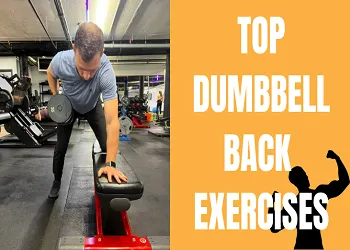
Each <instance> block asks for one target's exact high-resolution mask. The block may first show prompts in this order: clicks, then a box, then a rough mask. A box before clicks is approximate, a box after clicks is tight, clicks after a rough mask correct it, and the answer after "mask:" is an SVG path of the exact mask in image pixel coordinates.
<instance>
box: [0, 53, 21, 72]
mask: <svg viewBox="0 0 350 250" xmlns="http://www.w3.org/2000/svg"><path fill="white" fill-rule="evenodd" d="M18 66H19V65H18V61H17V58H16V57H15V56H2V57H0V69H12V74H17V72H18ZM0 74H1V72H0Z"/></svg>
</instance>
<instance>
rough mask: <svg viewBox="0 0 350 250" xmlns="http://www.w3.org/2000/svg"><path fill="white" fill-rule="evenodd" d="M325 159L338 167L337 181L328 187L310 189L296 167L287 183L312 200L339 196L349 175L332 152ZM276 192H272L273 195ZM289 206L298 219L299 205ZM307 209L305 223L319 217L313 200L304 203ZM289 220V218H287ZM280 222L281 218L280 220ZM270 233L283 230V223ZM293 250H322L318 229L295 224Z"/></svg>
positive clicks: (308, 183)
mask: <svg viewBox="0 0 350 250" xmlns="http://www.w3.org/2000/svg"><path fill="white" fill-rule="evenodd" d="M327 158H331V159H335V160H336V162H337V165H338V176H339V180H337V181H332V182H331V183H329V184H328V185H319V186H318V187H317V188H316V189H315V190H313V189H310V182H309V178H308V176H307V174H306V173H305V171H304V170H303V168H301V167H299V166H296V167H294V168H292V170H291V171H290V172H289V181H290V182H291V183H292V184H294V185H295V186H296V188H297V189H298V191H299V194H300V193H311V194H312V198H313V197H314V196H315V195H316V194H317V193H325V194H326V195H327V196H328V200H330V199H332V198H335V197H337V196H339V195H340V194H341V193H343V192H344V190H345V189H346V187H347V186H348V185H349V183H350V181H349V175H348V172H347V171H346V168H345V166H344V164H343V162H342V161H341V160H340V157H339V156H338V155H337V154H336V153H334V152H333V151H332V150H329V151H328V153H327ZM275 193H276V191H275V192H274V194H275ZM299 194H298V195H297V199H298V200H299ZM322 205H323V206H324V208H325V209H326V208H327V204H322ZM291 206H292V207H293V208H294V210H295V211H296V213H297V214H298V218H299V205H298V204H293V203H292V204H291ZM306 206H307V207H311V208H312V210H311V214H309V215H306V221H307V222H311V223H312V222H313V216H315V215H319V213H318V212H317V210H316V209H315V208H314V206H313V199H312V200H310V201H307V202H306ZM269 213H274V208H273V207H272V208H269ZM281 216H283V217H284V216H289V214H288V213H287V212H286V211H285V209H284V208H283V210H282V211H281ZM289 218H290V217H289ZM281 222H282V218H281ZM270 230H271V232H273V233H278V232H279V231H281V230H283V223H281V229H276V228H275V225H274V224H273V226H272V227H271V229H270ZM294 249H323V244H322V237H321V232H320V230H319V229H317V228H316V227H315V226H314V225H313V226H312V229H310V230H305V229H304V230H303V229H299V222H298V224H297V238H296V243H295V246H294Z"/></svg>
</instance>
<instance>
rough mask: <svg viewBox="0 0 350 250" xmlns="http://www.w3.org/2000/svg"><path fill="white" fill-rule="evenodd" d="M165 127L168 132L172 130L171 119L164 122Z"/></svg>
mask: <svg viewBox="0 0 350 250" xmlns="http://www.w3.org/2000/svg"><path fill="white" fill-rule="evenodd" d="M164 129H165V130H166V131H168V132H170V120H166V121H165V122H164Z"/></svg>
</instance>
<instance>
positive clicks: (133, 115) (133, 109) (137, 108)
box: [120, 96, 150, 128]
mask: <svg viewBox="0 0 350 250" xmlns="http://www.w3.org/2000/svg"><path fill="white" fill-rule="evenodd" d="M120 103H121V104H122V106H123V108H125V115H126V116H127V117H129V118H130V119H131V121H132V123H133V128H149V127H150V126H149V125H146V124H143V122H142V120H143V117H144V113H146V112H147V109H148V107H147V96H146V97H144V98H139V97H138V96H135V97H133V98H129V97H127V96H123V98H122V99H121V100H120Z"/></svg>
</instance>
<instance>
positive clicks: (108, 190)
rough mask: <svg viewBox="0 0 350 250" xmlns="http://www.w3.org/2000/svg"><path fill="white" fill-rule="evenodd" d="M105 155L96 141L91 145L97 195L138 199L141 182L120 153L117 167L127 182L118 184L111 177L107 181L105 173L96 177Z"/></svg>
mask: <svg viewBox="0 0 350 250" xmlns="http://www.w3.org/2000/svg"><path fill="white" fill-rule="evenodd" d="M106 156H107V155H106V153H102V152H101V150H100V149H99V146H98V143H97V142H95V143H94V146H93V152H92V160H93V168H94V180H95V187H96V192H97V194H98V195H99V196H103V197H104V198H107V197H108V198H109V199H113V198H127V199H129V200H137V199H140V198H141V197H142V195H143V184H142V183H141V182H140V181H139V179H138V177H137V176H136V174H135V173H134V171H133V170H132V168H131V167H130V165H129V164H128V163H127V161H126V160H125V158H124V157H123V156H122V155H121V154H120V153H118V156H117V159H116V164H117V169H118V170H120V171H121V172H122V173H123V174H124V175H125V176H126V177H127V178H128V182H127V183H125V182H122V183H121V184H119V183H117V181H116V180H115V179H114V177H113V178H112V180H113V182H111V183H109V182H108V178H107V176H106V175H102V176H101V177H98V171H99V170H100V168H102V167H104V165H105V162H106Z"/></svg>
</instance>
